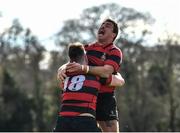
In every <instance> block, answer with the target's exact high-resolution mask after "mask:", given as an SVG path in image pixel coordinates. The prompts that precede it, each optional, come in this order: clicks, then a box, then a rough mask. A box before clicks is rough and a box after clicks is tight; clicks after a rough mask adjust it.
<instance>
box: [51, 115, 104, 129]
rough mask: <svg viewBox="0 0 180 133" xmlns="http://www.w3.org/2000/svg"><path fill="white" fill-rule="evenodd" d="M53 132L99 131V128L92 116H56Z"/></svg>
mask: <svg viewBox="0 0 180 133" xmlns="http://www.w3.org/2000/svg"><path fill="white" fill-rule="evenodd" d="M54 132H101V129H100V128H98V126H97V123H96V120H95V119H94V118H92V117H88V116H73V117H70V116H58V119H57V123H56V127H55V129H54Z"/></svg>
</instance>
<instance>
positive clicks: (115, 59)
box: [104, 48, 122, 71]
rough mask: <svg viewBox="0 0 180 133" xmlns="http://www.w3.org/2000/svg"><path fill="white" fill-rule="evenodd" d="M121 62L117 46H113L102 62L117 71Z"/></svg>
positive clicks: (120, 53)
mask: <svg viewBox="0 0 180 133" xmlns="http://www.w3.org/2000/svg"><path fill="white" fill-rule="evenodd" d="M121 62H122V52H121V50H120V49H117V48H113V49H111V50H110V51H109V53H108V55H107V57H106V60H105V63H104V64H105V65H106V64H107V65H111V66H113V67H114V71H118V69H119V68H120V64H121Z"/></svg>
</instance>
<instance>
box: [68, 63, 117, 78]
mask: <svg viewBox="0 0 180 133" xmlns="http://www.w3.org/2000/svg"><path fill="white" fill-rule="evenodd" d="M66 70H67V72H79V73H82V72H83V73H89V74H93V75H97V76H100V77H109V76H110V75H111V74H112V73H113V72H114V68H113V66H111V65H104V66H87V65H81V64H79V63H75V62H74V63H69V64H68V65H67V66H66Z"/></svg>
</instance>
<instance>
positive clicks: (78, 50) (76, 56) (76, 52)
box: [68, 42, 85, 62]
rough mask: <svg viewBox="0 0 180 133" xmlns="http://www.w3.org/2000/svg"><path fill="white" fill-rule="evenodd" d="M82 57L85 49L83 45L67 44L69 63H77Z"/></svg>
mask: <svg viewBox="0 0 180 133" xmlns="http://www.w3.org/2000/svg"><path fill="white" fill-rule="evenodd" d="M84 55H85V49H84V46H83V44H81V43H79V42H77V43H71V44H69V49H68V56H69V58H70V61H71V62H72V61H75V62H79V61H80V60H81V59H82V57H83V56H84Z"/></svg>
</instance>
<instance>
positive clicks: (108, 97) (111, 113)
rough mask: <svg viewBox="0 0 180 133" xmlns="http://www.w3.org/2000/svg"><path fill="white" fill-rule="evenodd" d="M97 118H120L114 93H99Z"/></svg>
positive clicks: (100, 119) (101, 119)
mask: <svg viewBox="0 0 180 133" xmlns="http://www.w3.org/2000/svg"><path fill="white" fill-rule="evenodd" d="M96 120H98V121H108V120H118V112H117V106H116V99H115V96H114V93H99V94H98V98H97V108H96Z"/></svg>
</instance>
